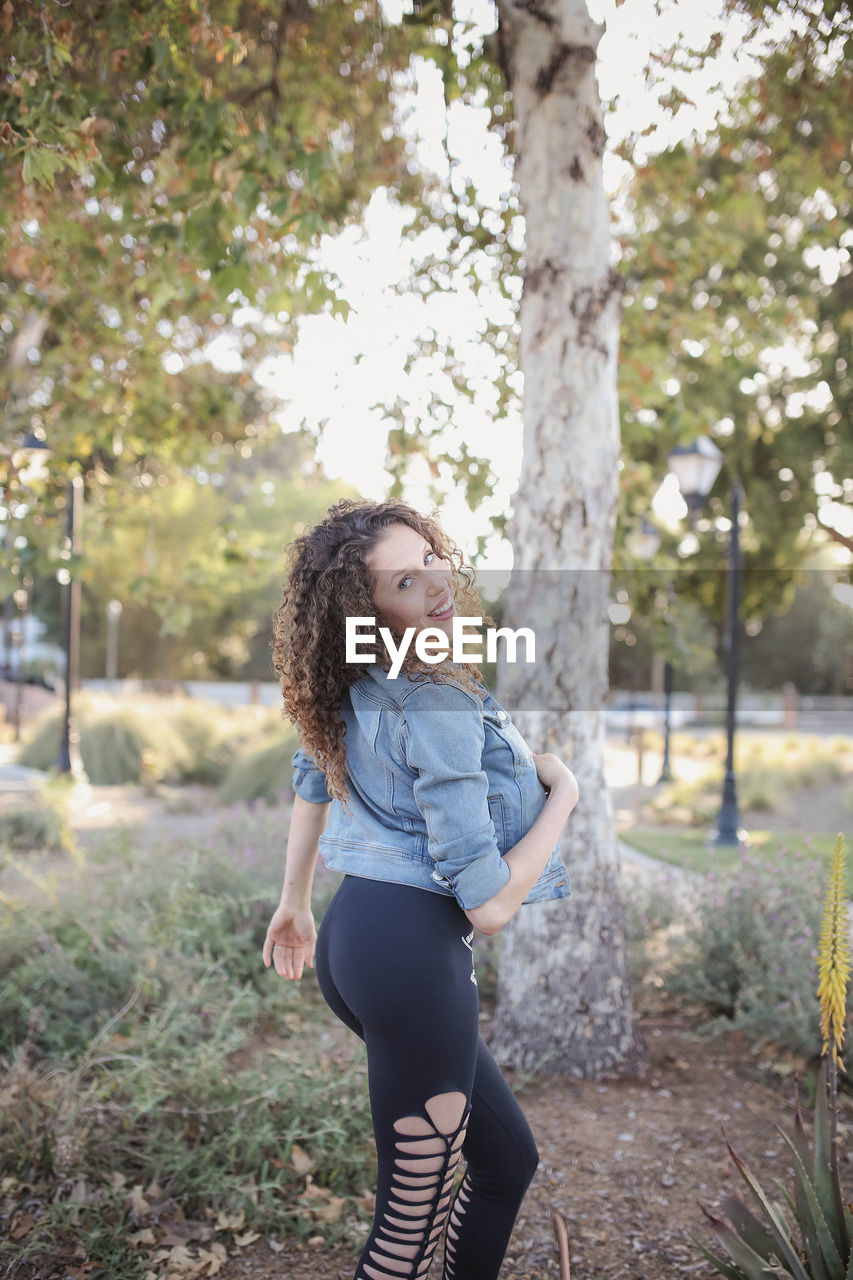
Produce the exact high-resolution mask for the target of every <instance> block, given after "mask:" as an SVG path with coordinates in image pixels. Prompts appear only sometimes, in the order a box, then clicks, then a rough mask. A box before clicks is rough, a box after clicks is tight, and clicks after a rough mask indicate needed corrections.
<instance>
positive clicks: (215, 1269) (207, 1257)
mask: <svg viewBox="0 0 853 1280" xmlns="http://www.w3.org/2000/svg"><path fill="white" fill-rule="evenodd" d="M198 1260H199V1262H201V1263H203V1264H204V1267H205V1270H204V1271H203V1272H202V1274H203V1275H206V1276H215V1275H218V1274H219V1272H220V1271H221V1270H222V1268H223V1267H224V1266H225V1263H226V1262H227V1261H228V1253H227V1251H226V1249H225V1246H224V1245H222V1244H212V1245H211V1246H210V1248H209V1249H200V1250H199V1255H198Z"/></svg>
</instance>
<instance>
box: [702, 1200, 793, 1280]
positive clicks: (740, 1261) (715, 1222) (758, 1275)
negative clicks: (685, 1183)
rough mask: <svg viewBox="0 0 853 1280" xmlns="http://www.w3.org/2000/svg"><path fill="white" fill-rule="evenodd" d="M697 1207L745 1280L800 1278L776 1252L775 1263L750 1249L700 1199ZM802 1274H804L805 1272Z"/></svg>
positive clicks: (738, 1279) (740, 1279)
mask: <svg viewBox="0 0 853 1280" xmlns="http://www.w3.org/2000/svg"><path fill="white" fill-rule="evenodd" d="M699 1208H700V1209H701V1210H702V1212H703V1213H704V1215H705V1217H706V1218H707V1219H708V1224H709V1226H710V1228H711V1230H712V1231H713V1233H714V1235H715V1236H716V1237H717V1239H718V1240H719V1242H720V1244H721V1245H722V1246H723V1248H724V1249H725V1250H726V1252H727V1253H728V1255H729V1257H730V1258H732V1260H733V1261H734V1262H736V1263H737V1265H738V1266H739V1267H740V1268H741V1270H742V1273H743V1276H745V1277H746V1278H747V1280H775V1277H780V1278H781V1277H786V1280H790V1277H791V1275H792V1274H793V1275H797V1276H798V1278H799V1280H801V1277H800V1275H799V1273H798V1272H793V1273H792V1272H791V1270H790V1269H789V1268H788V1267H787V1266H784V1265H783V1263H782V1261H781V1260H780V1258H779V1255H778V1254H777V1253H776V1252H774V1255H773V1256H774V1257H775V1258H776V1262H775V1263H774V1262H772V1261H771V1260H770V1259H767V1258H762V1257H760V1256H759V1255H758V1254H757V1253H756V1252H755V1251H754V1250H753V1249H750V1247H749V1245H748V1244H747V1243H746V1241H744V1240H741V1238H740V1236H739V1235H738V1233H737V1232H736V1231H735V1230H734V1228H733V1227H731V1226H729V1224H728V1222H724V1221H723V1219H722V1218H718V1217H717V1216H716V1215H715V1214H713V1213H711V1212H710V1210H708V1209H706V1208H705V1206H704V1205H703V1204H702V1203H701V1201H700V1202H699ZM802 1275H805V1272H803V1273H802ZM737 1280H742V1278H741V1277H738V1278H737ZM806 1280H808V1277H806Z"/></svg>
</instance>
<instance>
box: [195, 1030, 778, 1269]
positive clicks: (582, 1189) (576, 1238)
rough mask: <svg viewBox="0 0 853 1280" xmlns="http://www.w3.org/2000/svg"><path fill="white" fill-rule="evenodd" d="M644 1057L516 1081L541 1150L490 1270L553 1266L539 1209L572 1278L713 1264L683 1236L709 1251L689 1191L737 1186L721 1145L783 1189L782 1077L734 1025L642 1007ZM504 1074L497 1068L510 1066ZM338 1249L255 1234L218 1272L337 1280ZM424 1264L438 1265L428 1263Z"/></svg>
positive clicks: (713, 1198)
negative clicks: (680, 1019) (724, 1031)
mask: <svg viewBox="0 0 853 1280" xmlns="http://www.w3.org/2000/svg"><path fill="white" fill-rule="evenodd" d="M640 1025H641V1028H642V1030H643V1032H644V1034H645V1036H646V1039H647V1043H648V1047H649V1056H650V1061H651V1069H650V1071H649V1074H648V1076H647V1077H646V1078H645V1079H636V1078H629V1079H624V1080H611V1081H604V1082H602V1083H598V1084H596V1083H593V1082H590V1081H580V1082H579V1081H575V1080H567V1079H562V1078H556V1079H551V1080H545V1081H541V1082H539V1083H536V1084H534V1085H531V1086H529V1087H528V1088H527V1089H526V1090H525V1091H524V1092H523V1093H522V1094H521V1095H520V1098H521V1103H522V1106H523V1108H524V1111H525V1113H526V1115H527V1117H528V1119H529V1121H530V1124H531V1127H532V1128H533V1131H534V1133H535V1134H536V1137H537V1141H538V1144H539V1150H540V1156H541V1162H540V1166H539V1171H538V1173H537V1174H536V1177H535V1178H534V1181H533V1184H532V1186H531V1188H530V1190H529V1192H528V1194H527V1198H526V1200H525V1202H524V1204H523V1206H522V1210H521V1213H520V1215H519V1219H518V1222H517V1224H516V1228H515V1232H514V1234H513V1238H512V1241H511V1244H510V1248H509V1252H508V1255H507V1259H506V1262H505V1263H504V1268H503V1271H502V1272H501V1276H502V1280H539V1278H540V1277H543V1278H544V1277H551V1276H553V1277H557V1276H559V1269H558V1263H557V1250H556V1245H555V1242H554V1234H553V1229H552V1225H551V1210H552V1207H553V1208H555V1209H557V1210H559V1212H560V1213H562V1215H563V1216H564V1218H565V1221H566V1224H567V1227H568V1232H569V1240H570V1252H571V1264H572V1280H673V1277H676V1276H697V1277H709V1276H713V1275H715V1274H717V1273H716V1272H715V1271H714V1270H713V1269H712V1268H711V1267H710V1265H709V1264H707V1263H706V1262H705V1261H704V1260H703V1258H702V1255H701V1254H700V1253H699V1251H698V1250H697V1249H696V1247H695V1246H694V1245H693V1243H692V1241H691V1240H690V1233H691V1232H692V1233H693V1234H694V1235H696V1236H698V1237H699V1238H700V1239H701V1240H703V1241H704V1243H705V1244H706V1245H708V1246H709V1247H711V1248H714V1249H715V1251H718V1250H717V1249H716V1245H715V1241H714V1238H713V1236H712V1234H711V1232H710V1231H709V1230H708V1229H707V1228H706V1227H705V1225H704V1220H703V1215H702V1212H701V1210H700V1208H699V1205H698V1201H699V1200H701V1201H702V1202H703V1203H704V1204H706V1205H707V1206H708V1207H709V1208H712V1209H713V1208H714V1207H719V1196H720V1195H721V1194H722V1195H725V1194H728V1193H730V1192H731V1191H733V1190H736V1189H737V1190H741V1189H742V1190H743V1191H744V1192H745V1191H746V1188H745V1186H744V1184H743V1182H742V1181H741V1178H740V1175H739V1173H738V1172H737V1169H736V1167H735V1165H734V1163H733V1161H732V1160H731V1158H730V1156H729V1154H728V1151H727V1149H726V1144H725V1140H724V1137H723V1129H725V1133H726V1135H727V1137H728V1139H729V1141H731V1143H732V1145H733V1146H734V1148H735V1150H736V1151H737V1153H738V1154H739V1155H740V1156H742V1157H743V1158H744V1159H745V1160H746V1161H747V1164H748V1165H749V1166H750V1168H751V1169H752V1170H753V1171H754V1172H755V1173H756V1174H757V1175H758V1177H759V1180H760V1181H761V1182H762V1185H765V1186H766V1187H767V1189H768V1190H770V1191H771V1192H773V1194H774V1197H776V1189H775V1187H774V1186H773V1182H772V1178H773V1177H779V1178H781V1179H782V1181H783V1182H784V1183H785V1184H786V1185H788V1186H789V1187H790V1185H791V1182H792V1179H791V1175H790V1174H789V1171H788V1169H789V1166H788V1160H787V1158H786V1156H785V1154H784V1153H785V1152H786V1151H787V1148H786V1147H785V1145H784V1143H783V1142H782V1140H781V1138H780V1137H779V1135H778V1134H777V1132H776V1130H775V1128H774V1125H776V1124H781V1127H782V1128H783V1129H785V1130H786V1131H789V1130H790V1125H789V1117H790V1116H791V1115H792V1113H793V1106H792V1099H793V1087H792V1085H791V1083H790V1081H788V1082H786V1083H784V1084H780V1083H778V1082H776V1083H773V1084H768V1083H766V1082H765V1081H764V1080H762V1078H761V1072H760V1070H759V1069H758V1068H757V1066H756V1064H755V1061H754V1059H750V1058H749V1056H748V1055H747V1053H746V1051H745V1049H744V1045H743V1042H742V1039H741V1037H740V1036H739V1035H735V1036H730V1037H728V1038H727V1039H726V1040H725V1041H724V1042H718V1043H716V1044H715V1045H714V1047H713V1048H709V1047H708V1046H704V1045H700V1044H698V1043H696V1042H695V1041H693V1040H691V1039H690V1036H689V1034H688V1029H687V1028H686V1027H684V1026H681V1025H677V1026H675V1025H672V1023H671V1021H667V1020H665V1019H654V1018H643V1019H641V1023H640ZM510 1078H511V1077H510ZM353 1267H354V1258H353V1255H352V1253H351V1252H350V1251H349V1250H345V1249H337V1250H320V1249H317V1248H312V1247H309V1246H307V1245H288V1246H286V1247H285V1249H284V1251H283V1252H281V1253H278V1254H275V1253H273V1252H272V1251H271V1250H270V1248H269V1246H268V1245H267V1244H266V1242H264V1241H256V1242H255V1244H253V1245H251V1246H250V1247H249V1248H247V1249H244V1250H242V1251H240V1253H239V1255H237V1256H234V1257H231V1258H229V1260H228V1262H227V1263H226V1265H225V1267H224V1268H223V1270H222V1271H220V1272H219V1276H220V1280H343V1278H344V1277H345V1278H346V1280H350V1277H351V1276H352V1272H353ZM432 1274H433V1276H437V1275H439V1274H440V1267H439V1266H438V1265H434V1266H433V1271H432Z"/></svg>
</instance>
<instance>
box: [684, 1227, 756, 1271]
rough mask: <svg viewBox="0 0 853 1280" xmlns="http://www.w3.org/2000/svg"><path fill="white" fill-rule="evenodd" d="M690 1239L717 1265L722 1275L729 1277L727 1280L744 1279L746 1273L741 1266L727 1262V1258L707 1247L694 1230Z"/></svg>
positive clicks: (713, 1264)
mask: <svg viewBox="0 0 853 1280" xmlns="http://www.w3.org/2000/svg"><path fill="white" fill-rule="evenodd" d="M690 1239H691V1240H692V1241H693V1243H694V1244H695V1245H696V1248H697V1249H698V1250H699V1252H700V1253H702V1254H704V1256H705V1257H706V1258H707V1259H708V1261H709V1262H710V1263H711V1264H712V1266H715V1267H716V1268H717V1270H718V1271H719V1272H720V1274H721V1275H724V1276H726V1277H727V1280H744V1274H743V1272H742V1271H741V1269H740V1267H733V1266H732V1265H731V1263H730V1262H726V1260H725V1258H721V1257H719V1255H718V1254H716V1253H712V1252H711V1250H710V1249H706V1248H705V1245H704V1244H703V1243H702V1241H701V1240H697V1239H696V1237H695V1236H694V1235H693V1233H692V1232H691V1233H690Z"/></svg>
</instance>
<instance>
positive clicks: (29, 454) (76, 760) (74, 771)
mask: <svg viewBox="0 0 853 1280" xmlns="http://www.w3.org/2000/svg"><path fill="white" fill-rule="evenodd" d="M51 453H52V450H51V448H50V445H49V444H48V443H47V441H46V439H45V437H44V432H43V431H41V430H38V431H28V432H27V434H26V435H25V437H24V439H23V440H22V441H21V443H20V444H19V445H18V446H17V447H16V448H15V449H14V450H13V452H12V462H13V465H14V466H15V467H16V468H17V470H18V471H19V472H22V471H23V470H24V469H26V470H27V472H28V473H29V475H30V478H32V477H33V476H35V475H36V474H38V472H39V471H40V470H42V469H43V466H44V461H45V460H46V459H47V458H49V457H50V455H51ZM82 491H83V477H82V476H72V477H71V479H70V480H69V482H68V500H67V511H68V515H67V522H66V528H65V545H64V547H63V549H62V551H61V553H60V554H61V556H62V558H63V560H70V559H71V557H72V556H73V555H74V554H75V552H79V550H80V514H81V509H82V503H81V500H82V496H83V493H82ZM56 576H57V580H58V582H59V584H60V586H62V587H65V588H66V590H65V591H64V592H63V623H64V625H63V633H64V634H63V640H64V643H63V648H64V651H65V711H64V714H63V717H62V736H61V739H60V743H59V752H58V754H57V758H56V768H57V770H58V772H59V773H67V774H69V775H70V776H71V777H72V778H74V779H75V780H76V781H78V782H85V781H86V771H85V769H84V768H83V762H82V760H81V759H80V752H79V748H78V742H79V735H78V733H77V727H76V723H75V718H74V715H73V709H72V688H75V687H76V685H77V683H78V671H79V655H80V581H79V578H75V577H74V575H73V574H72V573H71V571H70V570H69V569H68V568H65V567H63V568H61V569H59V570H58V571H57V574H56Z"/></svg>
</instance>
